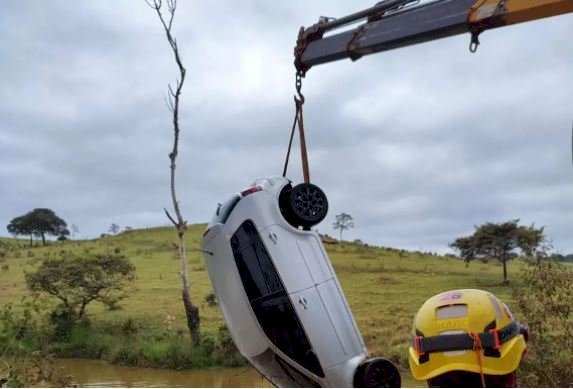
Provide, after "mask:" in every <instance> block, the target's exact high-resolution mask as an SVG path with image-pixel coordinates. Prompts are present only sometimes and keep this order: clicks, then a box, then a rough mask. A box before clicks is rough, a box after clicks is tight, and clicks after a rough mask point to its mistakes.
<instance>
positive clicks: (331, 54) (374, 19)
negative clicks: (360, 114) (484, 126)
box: [295, 0, 573, 76]
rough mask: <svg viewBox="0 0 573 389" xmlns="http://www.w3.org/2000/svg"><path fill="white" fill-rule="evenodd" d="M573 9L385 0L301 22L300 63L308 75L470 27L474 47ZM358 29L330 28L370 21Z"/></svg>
mask: <svg viewBox="0 0 573 389" xmlns="http://www.w3.org/2000/svg"><path fill="white" fill-rule="evenodd" d="M569 12H573V0H434V1H430V2H423V0H422V2H421V0H384V1H381V2H379V3H378V4H376V5H375V6H374V7H371V8H368V9H365V10H363V11H360V12H357V13H354V14H352V15H348V16H345V17H342V18H339V19H332V18H324V17H321V18H320V19H319V21H318V23H316V24H314V25H312V26H310V27H308V28H304V27H301V29H300V31H299V36H298V40H297V45H296V47H295V66H296V68H297V71H298V72H300V74H301V75H302V76H304V74H305V73H306V72H307V71H308V70H309V69H310V68H311V67H312V66H314V65H319V64H323V63H327V62H332V61H336V60H340V59H344V58H350V59H352V60H356V59H358V58H360V57H362V56H364V55H367V54H373V53H377V52H380V51H386V50H391V49H395V48H399V47H404V46H410V45H413V44H416V43H422V42H427V41H431V40H435V39H440V38H446V37H449V36H453V35H458V34H463V33H467V32H469V33H470V34H471V42H470V50H471V51H475V50H476V49H477V46H478V44H479V40H478V35H479V34H480V33H481V32H483V31H485V30H489V29H492V28H496V27H502V26H508V25H512V24H516V23H522V22H528V21H533V20H537V19H542V18H547V17H550V16H556V15H562V14H566V13H569ZM364 20H365V22H364V23H362V24H360V25H358V26H357V27H356V28H354V29H350V30H347V31H343V32H339V33H337V34H332V35H329V36H324V35H325V33H327V32H331V31H333V30H336V29H338V28H340V27H342V26H345V25H348V24H351V23H357V22H360V21H364Z"/></svg>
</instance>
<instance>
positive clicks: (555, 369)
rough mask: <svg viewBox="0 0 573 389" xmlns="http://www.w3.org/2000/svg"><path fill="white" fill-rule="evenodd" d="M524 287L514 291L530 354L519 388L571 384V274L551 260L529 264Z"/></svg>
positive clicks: (523, 364) (572, 326) (524, 278)
mask: <svg viewBox="0 0 573 389" xmlns="http://www.w3.org/2000/svg"><path fill="white" fill-rule="evenodd" d="M523 280H524V284H525V286H522V287H517V288H514V290H513V298H514V299H515V301H516V302H517V305H518V308H519V310H520V312H521V315H522V320H523V322H524V324H527V325H528V326H529V328H530V330H531V333H532V336H531V339H530V340H529V342H528V349H529V355H528V357H527V358H525V359H524V361H523V363H522V367H521V369H520V372H521V373H520V376H519V378H520V384H521V385H522V386H542V387H568V386H571V385H572V384H573V370H572V369H571V366H572V365H573V317H572V313H573V271H572V269H571V268H570V267H568V266H565V265H561V264H559V263H558V262H556V261H553V260H542V259H541V258H538V260H536V261H530V262H529V263H528V265H527V267H526V268H525V269H524V271H523Z"/></svg>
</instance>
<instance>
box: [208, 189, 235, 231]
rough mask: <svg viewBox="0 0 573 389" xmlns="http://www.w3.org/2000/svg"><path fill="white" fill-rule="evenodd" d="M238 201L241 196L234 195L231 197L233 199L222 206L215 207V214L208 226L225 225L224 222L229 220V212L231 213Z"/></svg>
mask: <svg viewBox="0 0 573 389" xmlns="http://www.w3.org/2000/svg"><path fill="white" fill-rule="evenodd" d="M240 199H241V196H239V195H238V194H235V195H233V197H231V198H230V199H229V200H227V201H225V202H224V203H223V204H219V205H218V206H217V211H216V212H215V216H213V218H212V219H211V223H210V224H218V223H221V224H225V222H226V221H227V219H228V218H229V215H230V214H231V211H233V209H234V208H235V206H236V205H237V203H238V202H239V200H240Z"/></svg>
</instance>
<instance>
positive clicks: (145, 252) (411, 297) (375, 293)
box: [0, 225, 520, 368]
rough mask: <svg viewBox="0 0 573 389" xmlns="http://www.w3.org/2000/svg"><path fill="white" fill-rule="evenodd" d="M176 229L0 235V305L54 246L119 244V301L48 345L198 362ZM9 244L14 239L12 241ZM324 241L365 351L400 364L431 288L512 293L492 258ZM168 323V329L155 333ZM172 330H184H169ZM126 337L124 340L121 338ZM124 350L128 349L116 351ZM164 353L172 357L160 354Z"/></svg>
mask: <svg viewBox="0 0 573 389" xmlns="http://www.w3.org/2000/svg"><path fill="white" fill-rule="evenodd" d="M204 229H205V225H192V226H189V229H188V233H187V235H186V244H187V249H188V267H189V277H190V284H191V297H192V300H193V302H194V303H195V304H196V305H198V306H199V307H200V314H201V329H202V331H203V332H204V333H206V334H208V336H209V335H212V336H214V337H216V336H217V332H218V329H219V327H220V326H221V325H223V319H222V316H221V313H220V311H219V309H218V307H216V306H215V307H210V306H208V304H207V303H206V301H205V297H206V296H207V295H208V294H209V293H210V292H211V291H212V287H211V284H210V281H209V278H208V276H207V272H206V270H205V266H204V263H203V258H202V256H201V253H200V252H198V251H196V250H194V249H197V248H199V246H200V239H201V235H202V233H203V231H204ZM176 239H177V237H176V234H175V231H174V230H173V229H172V228H152V229H146V230H133V231H130V232H125V233H122V234H119V235H117V236H111V237H105V238H101V239H96V240H87V241H67V242H50V244H49V245H48V246H46V247H41V246H35V247H33V248H28V247H27V244H28V242H27V241H26V240H18V241H16V240H14V239H0V250H1V249H2V247H4V252H5V254H4V256H3V257H0V268H2V265H7V266H8V267H9V268H8V269H7V270H6V269H5V268H4V270H0V307H2V306H3V305H4V304H8V303H18V302H19V301H20V299H21V298H22V297H23V296H24V295H26V294H27V291H26V289H25V282H24V274H25V272H30V271H33V270H34V269H35V268H36V267H37V266H38V264H39V263H40V262H41V260H42V259H43V258H45V257H47V256H50V255H54V254H56V253H60V252H61V251H66V252H79V253H82V252H100V251H106V250H115V249H117V248H120V249H121V250H122V252H123V253H125V255H126V256H127V257H128V258H129V259H131V260H132V262H133V263H134V264H135V266H136V272H137V277H136V280H135V281H134V282H133V284H132V285H131V287H130V290H129V297H128V298H126V299H125V300H123V302H122V303H121V306H122V309H120V310H114V311H109V310H106V309H104V307H103V306H101V305H96V304H93V305H90V306H89V308H88V315H89V319H90V321H91V323H92V325H91V330H89V331H87V330H81V329H75V330H74V331H76V332H75V333H74V334H73V336H72V339H71V340H70V341H69V342H67V343H65V344H59V345H55V347H54V348H55V350H56V351H59V352H60V353H61V354H63V355H69V356H73V355H74V353H73V351H74V349H82V350H90V352H89V356H91V357H94V358H97V357H105V358H107V359H109V360H112V361H124V363H129V364H137V365H149V366H163V365H165V366H173V365H185V366H187V365H188V364H192V363H191V362H190V361H191V360H193V361H203V362H197V364H198V365H199V366H201V365H203V364H208V363H209V360H208V358H207V356H205V355H199V354H201V353H207V352H208V351H209V350H207V351H205V350H203V351H201V350H199V351H197V352H196V354H195V355H189V353H190V352H191V351H189V349H190V347H186V346H187V345H188V339H187V338H188V334H187V332H186V325H185V318H184V312H183V307H182V303H181V297H180V296H181V281H180V278H179V268H180V262H179V257H178V254H177V251H176V249H175V247H174V244H175V242H176ZM7 245H18V246H19V248H17V249H13V250H10V249H7V248H6V246H7ZM326 249H327V251H328V253H329V256H330V259H331V261H332V263H333V266H334V268H335V270H336V273H337V275H338V278H339V280H340V283H341V284H342V287H343V289H344V292H345V294H346V298H347V299H348V302H349V304H350V307H351V309H352V311H353V313H354V315H355V318H356V321H357V323H358V326H359V328H360V330H361V332H362V335H363V337H364V340H365V342H366V345H367V347H368V349H369V351H370V352H371V353H372V354H373V355H380V356H388V357H390V358H391V359H393V360H395V361H397V362H399V364H400V365H401V366H402V367H404V368H407V347H408V339H409V336H410V331H411V326H412V320H413V317H414V314H415V313H416V311H417V310H418V308H419V307H420V306H421V305H422V303H423V302H424V301H425V300H426V299H427V298H429V297H430V296H432V295H434V294H436V293H439V292H443V291H445V290H449V289H458V288H480V289H486V290H488V291H491V292H493V293H494V294H496V295H497V296H498V297H500V298H501V299H503V300H505V301H509V299H510V294H511V289H510V287H508V286H504V285H502V283H501V280H502V269H501V266H500V265H499V264H497V263H495V262H490V263H481V262H475V263H471V264H470V265H469V266H466V264H465V263H464V262H463V261H461V260H460V259H456V258H451V257H440V256H431V255H424V254H421V253H408V252H400V251H398V250H394V249H387V248H373V247H366V246H363V245H357V244H350V243H343V244H339V245H327V246H326ZM519 267H520V264H519V262H512V263H510V265H509V278H510V280H511V281H512V282H513V283H516V282H519V281H518V276H519ZM168 316H174V317H175V320H174V321H173V322H172V323H171V324H168V323H167V322H166V319H167V317H168ZM126 323H127V324H126ZM125 326H128V327H129V326H135V327H137V326H140V327H141V328H139V329H137V328H136V330H135V331H136V332H137V331H139V332H137V333H139V334H140V336H139V337H138V340H137V342H136V343H133V342H135V341H134V340H132V341H130V340H129V339H130V337H129V335H126V332H125V331H123V332H122V330H121V328H125ZM82 331H84V332H82ZM86 331H87V332H86ZM90 332H91V333H90ZM166 333H167V334H170V335H169V336H170V337H168V338H161V336H164V334H166ZM162 334H163V335H162ZM178 336H179V337H182V338H181V339H183V340H174V339H177V337H178ZM126 342H131V343H129V346H125V347H122V344H126ZM127 349H131V351H130V352H127V351H126V350H127ZM102 350H105V351H102ZM177 350H178V351H177ZM122 353H123V354H125V353H128V354H129V355H119V354H122ZM197 353H198V354H197ZM103 354H105V355H103ZM170 358H171V359H173V358H180V360H178V361H171V362H172V363H161V362H162V361H164V360H166V359H170ZM185 358H188V360H186V359H185Z"/></svg>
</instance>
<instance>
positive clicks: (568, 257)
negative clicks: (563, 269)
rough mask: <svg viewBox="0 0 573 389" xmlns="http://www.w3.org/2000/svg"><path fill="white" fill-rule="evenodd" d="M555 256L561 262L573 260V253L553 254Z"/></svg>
mask: <svg viewBox="0 0 573 389" xmlns="http://www.w3.org/2000/svg"><path fill="white" fill-rule="evenodd" d="M553 258H555V259H556V260H557V261H561V262H573V254H568V255H563V254H553Z"/></svg>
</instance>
